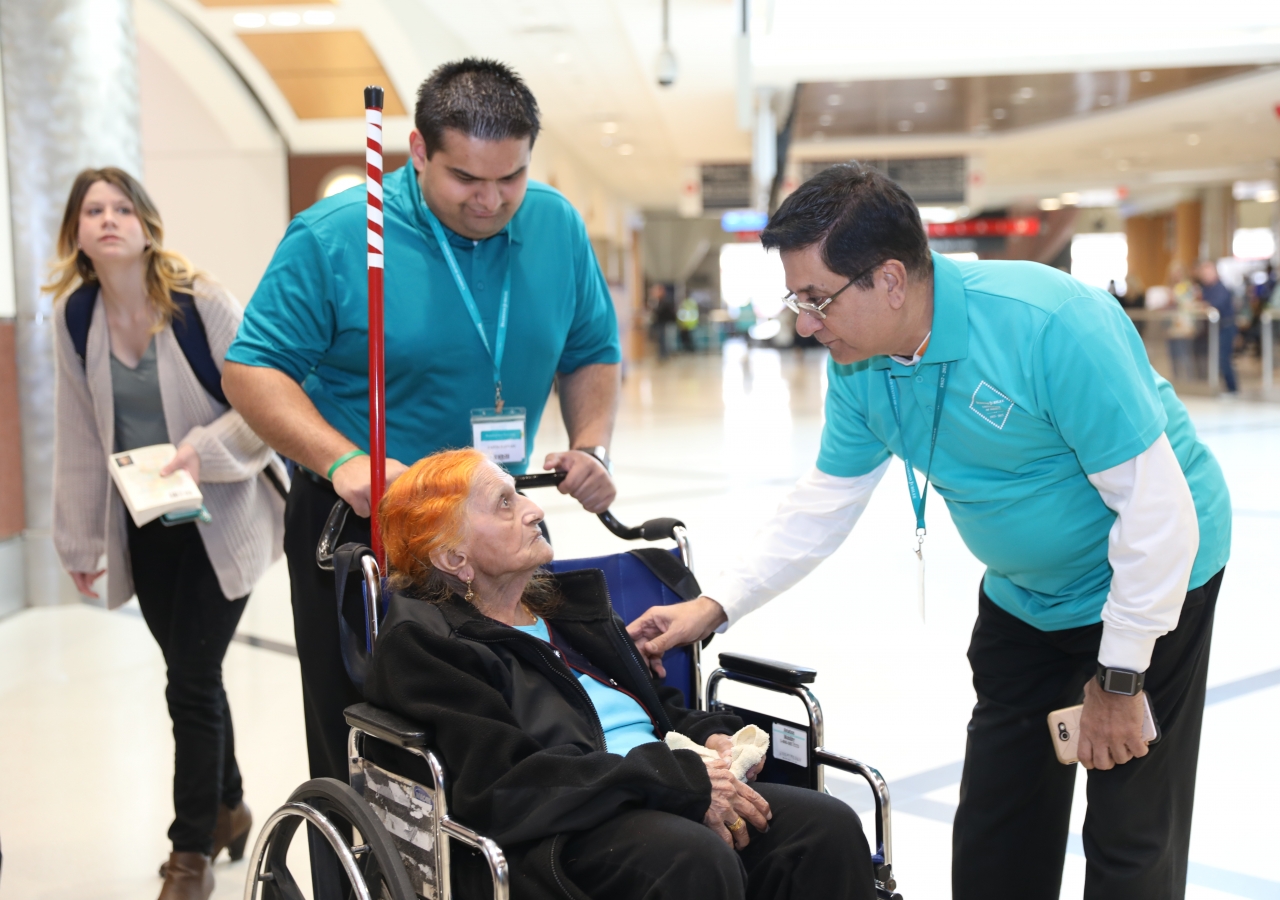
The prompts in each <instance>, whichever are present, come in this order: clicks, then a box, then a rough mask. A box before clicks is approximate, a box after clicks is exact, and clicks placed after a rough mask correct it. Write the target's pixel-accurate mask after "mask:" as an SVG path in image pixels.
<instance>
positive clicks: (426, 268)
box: [227, 165, 622, 472]
mask: <svg viewBox="0 0 1280 900" xmlns="http://www.w3.org/2000/svg"><path fill="white" fill-rule="evenodd" d="M415 175H416V173H415V171H414V169H413V166H412V165H406V166H404V167H403V168H401V169H399V170H398V171H396V172H393V173H391V174H390V175H388V176H387V178H386V180H385V184H384V201H383V202H384V217H385V221H384V225H383V229H384V242H385V248H386V249H385V252H386V275H385V278H386V281H385V287H384V297H385V299H384V304H385V306H384V316H385V322H386V328H385V332H386V375H387V452H388V453H389V454H390V456H392V457H393V458H395V459H398V460H400V461H401V462H403V463H405V464H406V465H409V464H412V463H413V462H414V461H416V460H418V459H420V458H422V457H424V456H427V455H429V454H431V453H434V452H435V451H437V450H442V449H446V448H451V447H467V446H470V445H471V410H472V409H479V408H485V407H492V406H493V402H494V384H493V364H492V362H491V361H490V358H489V354H488V353H487V352H486V350H485V348H484V345H483V344H482V343H481V342H480V336H479V335H478V334H477V333H476V329H475V325H474V324H473V323H472V321H471V317H470V315H468V313H467V309H466V306H465V305H464V304H463V301H462V295H461V294H460V293H459V292H458V287H457V285H456V284H455V282H454V280H453V276H452V275H451V274H450V273H449V269H448V266H447V264H446V263H445V261H444V257H443V256H442V255H441V252H440V246H439V244H437V243H436V239H435V236H434V235H433V234H432V231H431V226H430V225H429V224H428V222H427V219H426V217H425V214H426V204H425V202H424V201H423V199H422V192H421V190H420V189H419V187H418V183H417V179H416V177H415ZM445 231H446V234H447V236H448V240H449V243H450V245H451V246H452V247H453V252H454V255H455V256H456V257H457V260H458V266H459V267H460V268H461V270H462V274H463V276H464V277H465V278H466V279H467V283H468V284H469V285H470V286H471V291H472V294H473V295H474V296H475V301H476V305H477V306H478V307H479V309H480V316H481V319H482V321H483V323H484V327H485V333H486V334H487V336H488V338H489V345H490V346H494V343H495V332H496V329H497V322H498V307H499V301H500V298H501V293H502V281H503V276H504V275H505V273H506V270H507V266H508V265H510V266H511V308H510V313H509V315H510V319H509V322H508V330H507V347H506V353H505V354H504V357H503V361H502V394H503V398H504V399H505V401H506V404H507V406H508V407H513V406H523V407H524V408H525V409H526V410H527V416H528V420H527V428H526V456H527V455H528V453H529V452H531V451H532V449H533V439H534V436H535V435H536V434H537V431H538V424H539V422H540V420H541V418H542V411H543V407H544V406H545V405H546V401H547V397H548V396H549V394H550V392H551V383H552V379H553V378H554V377H555V375H556V373H557V372H561V373H565V374H568V373H570V372H573V371H575V370H577V369H578V368H580V367H582V366H585V365H589V364H592V363H616V362H618V361H619V360H620V359H621V358H622V355H621V350H620V347H619V344H618V323H617V320H616V318H615V316H614V311H613V301H612V298H611V297H610V295H609V289H608V286H607V285H606V284H605V281H604V277H603V275H601V273H600V267H599V265H598V263H597V262H596V258H595V254H594V252H593V251H592V249H591V243H590V241H589V240H588V239H587V232H586V228H585V227H584V226H583V223H582V219H581V217H580V216H579V215H578V214H577V212H576V211H575V210H574V209H573V207H572V206H570V204H569V201H567V200H566V199H565V198H564V197H563V196H562V195H561V194H560V193H559V192H558V191H556V190H555V189H554V188H550V187H547V186H546V185H543V184H538V183H537V182H530V183H529V189H528V192H527V193H526V194H525V198H524V202H523V203H522V204H521V205H520V208H519V209H518V210H517V211H516V214H515V215H514V216H513V217H512V219H511V221H510V223H508V225H507V227H506V228H504V229H503V230H502V231H501V232H499V233H498V234H496V235H494V236H493V237H491V238H488V239H486V240H483V241H472V240H470V239H468V238H464V237H462V236H461V235H458V234H455V233H453V232H452V231H449V230H448V229H446V230H445ZM365 254H366V244H365V191H364V188H363V186H361V187H354V188H351V189H350V190H346V191H343V192H342V193H340V194H337V195H335V196H333V197H329V198H327V199H325V200H321V201H320V202H319V203H317V204H316V205H315V206H312V207H311V208H310V209H308V210H306V211H305V212H303V213H300V214H299V215H298V216H296V217H295V218H294V220H293V221H292V222H291V223H290V225H289V228H288V230H287V231H286V232H285V236H284V238H283V239H282V240H281V241H280V246H279V247H277V248H276V252H275V256H274V257H273V258H272V260H271V264H270V266H268V267H267V271H266V273H265V274H264V275H263V276H262V281H261V282H260V283H259V285H258V289H257V290H256V291H254V294H253V299H252V300H251V301H250V302H249V305H248V308H247V309H246V310H245V315H244V320H243V321H242V322H241V324H240V331H239V333H238V334H237V335H236V339H235V342H234V343H233V344H232V345H231V349H230V350H229V351H228V352H227V359H229V360H231V361H232V362H237V363H243V364H244V365H247V366H265V367H269V368H272V369H278V370H280V371H281V372H284V373H285V374H287V375H289V376H290V377H291V378H293V379H295V380H296V381H297V382H298V383H299V384H301V385H302V388H303V390H305V391H306V393H307V396H308V397H310V398H311V401H312V402H313V403H315V405H316V408H317V409H318V410H319V411H320V415H322V416H324V418H325V420H326V421H327V422H328V423H329V424H330V425H332V426H333V427H334V428H336V429H337V430H338V431H340V432H341V433H342V434H343V435H345V436H346V437H347V439H348V440H350V441H351V442H352V443H354V444H355V445H356V446H358V447H360V448H362V449H364V450H368V448H369V393H368V392H369V381H368V361H369V359H368V339H369V335H368V274H367V271H366V268H365V267H366V255H365ZM509 468H510V469H511V470H512V471H514V472H523V471H524V469H525V465H520V466H510V467H509Z"/></svg>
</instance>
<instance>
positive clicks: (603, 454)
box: [573, 446, 613, 474]
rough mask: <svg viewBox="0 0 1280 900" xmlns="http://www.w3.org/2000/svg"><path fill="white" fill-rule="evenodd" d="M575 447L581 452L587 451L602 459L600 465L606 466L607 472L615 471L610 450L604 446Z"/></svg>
mask: <svg viewBox="0 0 1280 900" xmlns="http://www.w3.org/2000/svg"><path fill="white" fill-rule="evenodd" d="M573 449H574V450H577V451H578V452H579V453H587V454H589V455H591V456H594V457H595V458H596V459H598V460H600V465H602V466H604V470H605V471H606V472H609V473H610V474H612V473H613V466H612V465H610V463H609V451H608V450H606V449H605V448H604V447H600V446H595V447H574V448H573Z"/></svg>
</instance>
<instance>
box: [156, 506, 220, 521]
mask: <svg viewBox="0 0 1280 900" xmlns="http://www.w3.org/2000/svg"><path fill="white" fill-rule="evenodd" d="M160 521H161V522H162V523H163V524H165V525H168V526H174V525H184V524H186V523H187V522H203V523H204V524H206V525H208V524H209V523H210V522H212V521H213V516H211V515H209V510H207V509H206V508H205V505H204V504H203V503H201V504H200V506H198V507H197V508H196V509H188V510H183V511H182V512H171V513H165V514H164V515H163V516H161V517H160Z"/></svg>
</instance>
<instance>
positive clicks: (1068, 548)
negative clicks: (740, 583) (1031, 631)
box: [818, 253, 1231, 631]
mask: <svg viewBox="0 0 1280 900" xmlns="http://www.w3.org/2000/svg"><path fill="white" fill-rule="evenodd" d="M933 265H934V311H933V332H932V335H931V337H930V340H929V346H928V349H927V350H926V351H925V354H924V356H923V358H922V359H921V360H920V362H919V364H918V365H916V366H904V365H902V364H901V363H898V362H896V361H894V360H892V359H890V358H889V357H887V356H877V357H873V358H871V359H870V360H866V361H864V362H861V363H855V364H853V365H849V366H840V365H835V364H834V363H832V364H831V366H830V367H829V370H828V374H829V383H830V386H829V388H828V391H827V399H826V425H825V426H824V428H823V432H822V447H821V451H820V452H819V455H818V468H819V469H820V470H822V471H823V472H825V473H827V474H828V475H835V476H840V477H853V476H858V475H865V474H867V473H868V472H871V471H872V470H873V469H875V468H876V467H877V466H879V465H880V464H881V463H882V462H884V461H885V460H886V459H888V457H889V456H890V454H892V455H894V456H898V457H902V456H903V455H904V453H905V455H906V456H908V457H909V458H910V459H911V461H912V462H913V463H914V464H915V465H916V466H917V467H919V468H923V467H924V466H925V465H926V461H927V459H928V456H929V436H930V431H931V429H932V425H933V407H934V403H935V402H936V397H937V390H938V375H939V368H940V365H939V364H940V363H943V362H950V363H951V366H950V371H949V373H948V382H947V389H946V400H945V403H944V405H943V415H942V423H941V428H940V431H939V436H938V443H937V450H936V452H935V454H934V459H933V472H932V477H933V487H934V488H935V489H936V490H937V493H938V494H939V495H941V496H942V498H943V499H944V500H945V501H946V503H947V508H948V509H949V510H950V512H951V518H952V520H953V521H954V522H955V524H956V528H957V529H958V530H959V532H960V536H961V537H962V538H963V539H964V542H965V544H966V545H967V546H968V547H969V549H970V550H971V551H972V552H973V554H974V556H976V557H978V559H980V560H981V561H982V562H983V563H985V564H986V566H987V572H986V576H985V579H984V582H983V587H984V589H985V590H986V593H987V596H988V597H990V598H991V600H992V601H993V602H994V603H995V604H996V605H997V606H999V607H1000V608H1002V609H1004V610H1005V611H1007V612H1009V613H1011V614H1013V615H1015V616H1017V617H1018V618H1020V619H1022V620H1023V621H1025V622H1028V623H1029V624H1031V625H1033V626H1035V627H1036V628H1039V629H1040V630H1042V631H1057V630H1061V629H1064V628H1074V627H1077V626H1082V625H1092V624H1094V623H1096V622H1098V621H1100V620H1101V612H1102V607H1103V604H1104V603H1105V602H1106V597H1107V591H1108V589H1109V587H1110V585H1111V566H1110V564H1109V563H1108V561H1107V539H1108V535H1109V533H1110V531H1111V525H1112V523H1113V522H1114V521H1115V518H1116V516H1115V513H1113V512H1112V511H1111V510H1110V509H1108V508H1107V507H1106V506H1105V505H1104V504H1103V502H1102V498H1101V496H1100V495H1099V494H1098V491H1097V489H1096V488H1094V487H1093V485H1092V484H1090V483H1089V481H1088V479H1087V477H1086V476H1087V475H1090V474H1094V473H1097V472H1101V471H1103V470H1105V469H1109V468H1112V467H1113V466H1117V465H1119V464H1120V463H1122V462H1125V461H1127V460H1129V459H1132V458H1133V457H1135V456H1138V455H1139V454H1141V453H1142V452H1143V451H1144V450H1146V449H1147V448H1148V447H1150V446H1151V444H1152V443H1154V442H1155V440H1156V438H1158V437H1159V436H1160V435H1161V434H1162V433H1163V434H1165V435H1167V436H1168V438H1169V442H1170V444H1172V446H1173V450H1174V453H1175V455H1176V456H1177V458H1178V462H1179V464H1180V465H1181V466H1182V471H1183V473H1184V474H1185V476H1186V479H1187V483H1188V485H1189V486H1190V488H1191V495H1192V498H1193V499H1194V501H1195V506H1196V513H1197V516H1198V519H1199V524H1200V549H1199V553H1198V555H1197V556H1196V560H1195V564H1194V566H1193V568H1192V572H1191V583H1190V587H1192V588H1195V587H1199V586H1200V585H1202V584H1204V583H1205V582H1206V581H1208V580H1209V578H1211V577H1212V576H1213V575H1214V573H1216V572H1217V571H1218V570H1219V569H1221V568H1222V567H1223V566H1225V565H1226V562H1227V557H1228V555H1229V554H1230V545H1231V500H1230V497H1229V496H1228V493H1227V486H1226V482H1225V480H1224V479H1223V476H1222V470H1221V469H1220V468H1219V466H1218V462H1217V460H1216V459H1215V458H1214V457H1213V454H1212V453H1210V452H1209V450H1208V448H1206V447H1205V446H1204V445H1203V444H1201V443H1200V442H1199V440H1197V438H1196V433H1195V428H1194V426H1193V425H1192V424H1191V419H1190V417H1189V416H1188V415H1187V410H1186V407H1184V406H1183V405H1182V402H1181V401H1180V400H1178V398H1177V397H1176V396H1175V394H1174V392H1173V388H1172V387H1171V386H1170V385H1169V383H1168V382H1167V381H1165V380H1164V379H1163V378H1161V377H1160V376H1159V375H1158V374H1156V372H1155V370H1154V369H1153V368H1152V367H1151V363H1150V362H1149V361H1148V359H1147V354H1146V351H1145V349H1144V348H1143V345H1142V339H1141V337H1139V335H1138V333H1137V330H1136V329H1135V328H1134V327H1133V323H1132V322H1131V321H1130V320H1129V318H1128V316H1126V315H1125V314H1124V311H1123V310H1122V309H1121V308H1120V305H1119V304H1118V303H1116V302H1115V298H1113V297H1112V296H1111V295H1110V294H1107V293H1105V292H1103V291H1100V290H1097V289H1095V288H1091V287H1088V286H1086V285H1084V284H1082V283H1080V282H1079V281H1076V280H1075V279H1074V278H1072V277H1070V276H1069V275H1065V274H1063V273H1062V272H1059V271H1058V270H1056V269H1052V268H1049V267H1048V266H1042V265H1038V264H1036V263H1029V262H961V263H958V262H955V261H953V260H950V259H947V258H945V257H942V256H939V255H938V254H936V253H935V254H934V255H933ZM836 302H839V301H838V300H837V301H836ZM886 372H888V373H889V375H890V377H892V378H893V379H894V380H895V383H896V384H897V385H898V390H899V394H900V396H901V403H902V432H901V433H900V432H899V430H898V427H897V425H896V424H895V421H894V416H893V409H892V407H891V405H890V401H889V393H888V390H887V388H886V385H885V373H886ZM885 489H887V490H889V491H894V492H898V493H900V495H901V497H900V501H899V502H901V503H902V504H903V506H904V507H906V508H907V509H910V499H909V497H908V493H907V486H906V484H905V479H903V483H901V484H887V485H885ZM931 515H934V516H936V515H938V511H937V510H933V511H932V512H931Z"/></svg>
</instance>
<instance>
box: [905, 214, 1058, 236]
mask: <svg viewBox="0 0 1280 900" xmlns="http://www.w3.org/2000/svg"><path fill="white" fill-rule="evenodd" d="M928 227H929V237H931V238H951V237H957V238H958V237H966V238H967V237H1034V236H1036V235H1037V234H1039V233H1040V220H1039V219H1038V218H1037V217H1036V216H1018V217H1016V218H1013V219H966V220H965V221H963V222H934V223H933V224H931V225H929V226H928Z"/></svg>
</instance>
